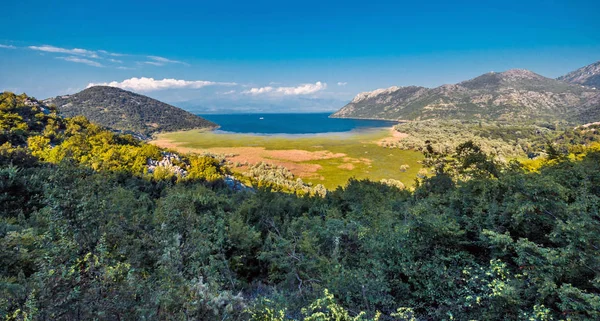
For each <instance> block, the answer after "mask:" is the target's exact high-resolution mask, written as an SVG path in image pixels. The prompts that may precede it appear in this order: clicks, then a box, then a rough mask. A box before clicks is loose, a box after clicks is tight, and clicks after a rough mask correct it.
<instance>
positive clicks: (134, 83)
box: [87, 77, 236, 91]
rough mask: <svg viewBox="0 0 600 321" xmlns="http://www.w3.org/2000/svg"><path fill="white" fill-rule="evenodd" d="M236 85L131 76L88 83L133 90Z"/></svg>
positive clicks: (231, 83) (231, 84)
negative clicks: (107, 81) (121, 79)
mask: <svg viewBox="0 0 600 321" xmlns="http://www.w3.org/2000/svg"><path fill="white" fill-rule="evenodd" d="M218 85H220V86H235V85H236V83H233V82H214V81H206V80H180V79H172V78H170V79H168V78H165V79H162V80H158V79H154V78H146V77H141V78H136V77H133V78H129V79H125V80H123V81H121V82H117V81H111V82H109V83H98V84H95V83H90V84H88V86H87V87H88V88H89V87H92V86H111V87H119V88H122V89H129V90H133V91H154V90H163V89H180V88H191V89H198V88H202V87H206V86H218Z"/></svg>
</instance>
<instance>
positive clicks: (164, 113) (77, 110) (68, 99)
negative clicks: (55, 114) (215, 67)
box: [44, 86, 217, 135]
mask: <svg viewBox="0 0 600 321" xmlns="http://www.w3.org/2000/svg"><path fill="white" fill-rule="evenodd" d="M44 103H46V104H54V105H56V107H57V108H58V110H59V111H60V113H61V114H62V115H63V116H65V117H72V116H76V115H83V116H85V117H87V118H88V119H89V120H90V121H92V122H94V123H97V124H100V125H103V126H106V127H109V128H111V129H115V130H120V131H131V132H135V133H140V134H144V135H148V134H151V133H154V132H160V131H176V130H185V129H193V128H211V127H216V126H217V125H216V124H214V123H212V122H210V121H208V120H206V119H204V118H202V117H199V116H196V115H194V114H191V113H189V112H187V111H185V110H183V109H180V108H177V107H175V106H172V105H169V104H165V103H163V102H160V101H158V100H156V99H152V98H150V97H146V96H143V95H139V94H136V93H132V92H130V91H126V90H123V89H119V88H115V87H107V86H95V87H90V88H88V89H85V90H83V91H81V92H79V93H77V94H73V95H67V96H58V97H55V98H49V99H46V100H44Z"/></svg>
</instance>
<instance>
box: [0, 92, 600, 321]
mask: <svg viewBox="0 0 600 321" xmlns="http://www.w3.org/2000/svg"><path fill="white" fill-rule="evenodd" d="M0 130H1V132H0V142H1V143H2V144H1V145H0V318H2V319H5V320H11V321H12V320H255V321H292V320H304V321H323V320H340V321H350V320H353V321H367V320H369V321H375V320H378V321H384V320H385V321H387V320H398V321H406V320H411V321H416V320H418V321H421V320H423V321H425V320H452V319H454V320H574V321H575V320H598V319H599V318H600V249H599V247H598V246H597V244H600V217H599V214H598V213H599V208H600V188H598V187H599V186H600V145H599V144H598V143H597V142H596V143H591V144H589V145H586V146H576V147H577V148H576V149H575V150H573V151H570V153H569V154H568V155H567V154H561V153H560V152H557V151H555V150H552V149H551V148H549V150H548V153H547V154H548V157H547V158H545V159H541V160H540V166H538V167H537V168H535V171H534V172H531V171H528V170H527V168H525V167H524V166H522V165H521V164H520V163H519V162H511V163H509V164H506V165H503V164H499V163H497V162H496V161H495V160H494V159H493V158H491V157H489V156H488V155H486V154H485V153H484V152H483V151H482V150H481V149H480V148H479V147H478V146H476V145H474V144H473V143H472V142H465V143H463V144H460V145H459V146H457V148H456V149H455V150H453V151H449V153H446V154H445V153H440V152H437V151H434V150H433V149H432V148H430V147H429V146H425V148H424V154H425V161H424V165H425V166H427V167H428V168H429V169H430V170H431V171H432V172H431V175H426V176H422V177H420V178H419V179H418V181H417V182H418V183H417V185H416V186H415V189H414V190H413V191H409V190H400V189H397V188H395V187H391V186H387V185H385V184H381V183H377V182H370V181H356V180H352V181H350V182H348V184H347V185H346V186H344V187H340V188H338V189H337V190H335V191H331V192H328V193H327V194H326V195H312V196H311V195H303V196H298V195H295V194H293V193H280V192H275V191H273V190H272V189H261V188H257V189H256V190H252V191H249V190H242V191H235V190H232V189H231V188H228V187H227V186H226V185H225V184H223V182H222V178H223V174H224V170H223V168H222V167H221V166H220V165H219V163H218V162H215V160H214V159H213V158H211V157H192V156H190V157H189V159H185V157H183V156H182V163H177V164H175V165H181V166H185V168H186V170H187V175H186V177H181V176H180V175H178V174H176V173H175V172H172V171H170V169H169V168H164V169H163V170H162V171H155V172H154V173H152V174H151V175H150V173H148V171H147V169H148V167H147V165H148V162H147V160H148V159H153V160H156V159H157V158H160V157H161V150H159V149H158V148H156V147H155V146H152V145H149V144H146V143H144V142H142V141H139V140H136V139H134V138H133V137H131V136H129V135H118V134H114V133H112V132H110V131H107V130H105V129H103V128H102V127H100V126H97V125H94V124H92V123H89V121H87V120H86V119H85V118H84V117H81V116H78V117H74V118H71V119H64V118H62V117H60V115H59V114H58V113H56V110H55V109H54V108H53V107H46V106H44V105H43V104H41V103H40V102H38V101H36V100H35V99H31V98H29V97H27V96H25V95H19V96H17V95H14V94H11V93H4V94H1V95H0ZM589 130H590V131H592V130H593V131H596V130H598V128H597V127H593V126H589Z"/></svg>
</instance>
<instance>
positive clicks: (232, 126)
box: [199, 113, 397, 134]
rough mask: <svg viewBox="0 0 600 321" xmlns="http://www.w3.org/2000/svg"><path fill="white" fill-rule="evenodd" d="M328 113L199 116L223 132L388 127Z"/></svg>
mask: <svg viewBox="0 0 600 321" xmlns="http://www.w3.org/2000/svg"><path fill="white" fill-rule="evenodd" d="M329 115H330V113H314V114H226V115H225V114H209V115H199V116H202V117H204V118H206V119H208V120H210V121H212V122H215V123H217V124H219V125H221V128H219V130H220V131H223V132H232V133H246V134H321V133H340V132H349V131H353V130H361V129H370V128H380V127H391V126H394V125H395V124H397V123H396V122H392V121H383V120H361V119H341V118H329Z"/></svg>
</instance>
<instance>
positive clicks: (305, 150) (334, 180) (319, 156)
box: [153, 128, 423, 189]
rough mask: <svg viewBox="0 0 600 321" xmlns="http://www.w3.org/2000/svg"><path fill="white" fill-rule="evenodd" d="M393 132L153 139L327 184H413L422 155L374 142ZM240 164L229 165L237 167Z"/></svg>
mask: <svg viewBox="0 0 600 321" xmlns="http://www.w3.org/2000/svg"><path fill="white" fill-rule="evenodd" d="M392 133H393V132H392V131H391V130H390V129H389V128H388V129H377V130H369V131H360V132H350V133H343V134H321V135H248V134H230V133H216V132H210V131H198V130H191V131H181V132H171V133H164V134H160V135H158V136H157V138H156V139H155V140H154V141H153V143H154V144H156V145H159V146H161V147H166V148H172V149H175V150H178V151H181V152H197V153H201V152H213V153H219V154H236V156H233V157H229V160H231V161H232V162H234V163H242V164H244V163H245V162H249V163H255V162H257V161H265V162H268V163H273V164H277V165H281V166H285V167H287V168H288V169H290V170H291V171H292V173H294V174H295V175H296V176H298V177H300V178H302V179H303V180H304V181H305V182H311V183H313V184H323V185H324V186H325V187H326V188H328V189H333V188H336V187H337V186H339V185H345V184H346V182H347V181H348V179H349V178H351V177H355V178H357V179H363V178H369V179H371V180H376V181H379V180H381V179H383V178H392V179H397V180H400V181H401V182H403V183H404V184H405V185H406V186H412V185H413V183H414V180H415V178H416V176H417V173H418V171H419V169H420V168H421V165H420V164H419V160H421V159H422V158H423V156H422V154H421V153H419V152H415V151H407V150H400V149H388V148H384V147H381V146H380V145H378V142H380V141H381V140H382V139H394V137H392ZM396 138H397V137H396ZM404 164H406V165H408V169H407V170H406V171H404V172H403V171H401V170H400V166H401V165H404ZM245 168H246V167H245V166H242V167H235V166H233V167H232V169H233V170H235V171H240V172H243V171H244V170H245Z"/></svg>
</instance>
